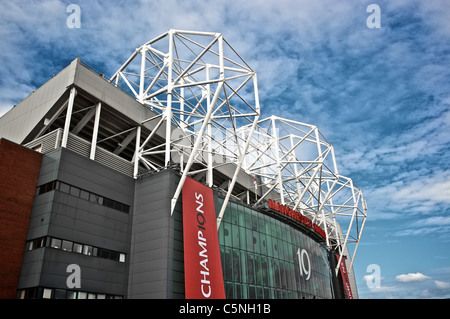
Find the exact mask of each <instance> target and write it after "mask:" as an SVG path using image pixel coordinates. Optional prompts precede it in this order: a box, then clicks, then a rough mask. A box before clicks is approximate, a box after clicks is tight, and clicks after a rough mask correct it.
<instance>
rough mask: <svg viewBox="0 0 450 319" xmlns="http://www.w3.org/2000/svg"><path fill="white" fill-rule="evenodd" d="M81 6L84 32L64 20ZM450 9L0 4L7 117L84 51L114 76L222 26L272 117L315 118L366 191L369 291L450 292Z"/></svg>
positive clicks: (426, 5) (283, 2)
mask: <svg viewBox="0 0 450 319" xmlns="http://www.w3.org/2000/svg"><path fill="white" fill-rule="evenodd" d="M71 3H75V4H78V5H79V6H80V8H81V28H79V29H69V28H68V27H67V25H66V20H67V18H68V16H69V13H67V12H66V8H67V6H68V5H69V4H71ZM369 4H377V5H379V7H380V9H381V28H379V29H378V28H372V29H370V28H368V27H367V24H366V19H367V17H368V16H369V15H370V13H367V12H366V8H367V6H368V5H369ZM448 17H450V3H449V2H448V1H446V0H442V1H419V0H395V1H394V0H391V1H378V0H370V1H360V0H355V1H352V0H343V1H325V0H315V1H312V0H311V1H306V0H304V1H299V0H296V1H294V0H276V1H275V0H269V1H255V0H246V1H201V0H195V1H174V0H164V1H75V0H73V1H58V0H46V1H31V0H27V1H22V0H18V1H1V2H0V44H1V47H2V50H1V51H0V61H2V62H1V64H0V115H1V114H3V113H4V112H6V111H7V110H8V109H10V108H11V107H12V106H13V105H14V104H16V103H18V102H20V101H21V100H22V99H23V98H25V97H26V96H27V95H28V94H30V93H31V92H32V91H33V90H35V89H36V88H38V87H39V86H41V85H42V84H43V83H45V82H46V81H47V80H48V79H49V78H51V76H52V75H53V74H56V73H58V72H59V71H61V70H62V69H63V68H64V67H65V66H67V65H68V64H69V63H70V61H72V60H73V59H75V58H76V57H81V58H82V60H83V61H85V62H86V63H88V64H89V65H91V66H93V67H94V68H95V69H97V70H99V71H101V72H104V73H105V74H106V75H109V76H111V75H112V74H113V73H114V72H115V71H116V70H117V69H118V68H119V67H120V65H121V64H122V63H123V62H124V61H125V60H126V59H127V58H128V57H129V55H130V54H131V53H132V52H133V51H134V49H135V48H137V47H139V46H140V45H142V44H143V43H145V42H146V41H148V40H150V39H152V38H154V37H156V36H157V35H159V34H161V33H163V32H165V31H167V30H169V29H171V28H175V29H185V30H199V31H214V32H221V33H223V34H224V37H225V38H226V39H227V41H228V42H229V43H230V44H231V45H232V46H233V48H234V49H235V50H236V51H237V52H238V53H239V54H240V55H241V56H242V57H243V58H244V60H245V61H246V62H247V63H248V64H249V65H250V66H251V67H252V68H253V69H254V70H255V71H256V72H257V73H258V82H259V91H260V100H261V107H262V113H263V114H262V115H263V117H265V116H269V115H271V114H277V115H279V116H282V117H287V118H291V119H295V120H298V121H301V122H305V123H310V124H314V125H317V126H318V127H319V129H320V130H321V132H322V133H323V134H324V135H325V137H326V138H327V140H328V141H329V142H330V143H331V144H333V145H334V147H335V151H336V156H337V161H338V165H339V168H340V172H341V173H342V174H343V175H345V176H349V177H351V178H352V179H353V181H354V183H355V184H356V185H358V187H360V188H361V189H362V190H363V193H364V197H365V199H366V200H367V204H368V207H369V210H368V220H367V223H366V226H365V229H364V234H363V238H362V240H361V244H360V246H359V249H358V254H357V259H356V263H355V272H356V276H357V282H358V288H359V294H360V297H361V298H448V297H450V209H449V204H450V164H449V163H450V107H449V106H450V85H449V84H450V19H449V18H448ZM372 264H376V265H378V266H379V267H380V271H381V287H379V288H372V289H371V288H369V287H368V286H367V284H366V282H365V280H364V278H365V276H367V275H370V272H368V271H367V267H368V266H369V265H372Z"/></svg>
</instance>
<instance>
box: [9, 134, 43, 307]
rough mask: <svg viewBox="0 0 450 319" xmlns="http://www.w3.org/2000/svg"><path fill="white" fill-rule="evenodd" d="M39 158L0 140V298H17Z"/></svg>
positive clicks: (39, 156)
mask: <svg viewBox="0 0 450 319" xmlns="http://www.w3.org/2000/svg"><path fill="white" fill-rule="evenodd" d="M41 159H42V155H41V154H40V153H37V152H33V151H31V150H29V149H27V148H24V147H22V146H20V145H17V144H14V143H12V142H10V141H8V140H5V139H0V299H5V298H16V291H17V284H18V280H19V275H20V268H21V266H22V257H23V253H24V251H25V242H26V237H27V232H28V224H29V220H30V214H31V209H32V207H33V199H34V195H35V193H36V185H37V180H38V176H39V169H40V167H41Z"/></svg>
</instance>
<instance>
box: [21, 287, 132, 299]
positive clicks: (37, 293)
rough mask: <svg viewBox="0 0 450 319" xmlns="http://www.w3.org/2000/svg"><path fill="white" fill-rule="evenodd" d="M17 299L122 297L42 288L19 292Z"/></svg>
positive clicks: (120, 297)
mask: <svg viewBox="0 0 450 319" xmlns="http://www.w3.org/2000/svg"><path fill="white" fill-rule="evenodd" d="M18 297H19V299H123V296H117V295H109V294H101V293H92V292H86V291H75V290H66V289H55V288H43V287H32V288H27V289H22V290H19V295H18Z"/></svg>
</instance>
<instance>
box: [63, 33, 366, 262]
mask: <svg viewBox="0 0 450 319" xmlns="http://www.w3.org/2000/svg"><path fill="white" fill-rule="evenodd" d="M110 81H111V82H112V83H114V84H115V85H116V86H120V87H121V88H123V89H126V90H128V91H129V92H130V93H131V94H133V95H134V96H135V97H136V100H137V101H139V102H140V103H142V104H143V105H145V106H146V107H148V108H150V109H151V110H152V111H153V112H154V113H155V116H153V117H152V118H149V119H145V120H144V121H142V123H141V125H144V124H146V123H150V122H151V123H153V130H152V131H151V133H150V134H149V135H148V136H147V137H146V138H145V140H144V141H142V140H141V126H138V127H137V128H136V134H135V136H136V147H135V154H134V159H133V161H134V177H135V178H137V177H138V174H139V165H140V166H141V167H142V166H143V167H145V168H146V169H147V170H148V171H149V172H151V171H158V170H161V169H164V168H167V167H169V166H170V165H174V164H176V165H179V166H180V170H181V172H182V176H181V179H180V182H179V183H178V185H177V188H176V191H175V193H174V195H173V197H172V207H171V213H173V209H174V206H175V203H176V202H177V199H178V197H179V195H180V193H181V189H182V187H183V184H184V181H185V179H186V177H187V176H189V175H195V174H199V173H205V174H206V183H207V185H208V186H210V187H212V186H213V185H215V184H214V180H213V176H214V174H213V171H214V170H215V169H217V168H219V167H220V166H222V165H227V164H230V163H231V164H233V165H235V166H234V167H235V170H234V174H233V176H232V179H231V180H230V181H229V183H228V190H227V195H226V198H225V200H224V203H223V205H222V207H221V209H220V212H219V216H218V219H217V227H220V221H221V219H222V217H223V214H224V212H225V208H226V205H227V203H228V200H229V198H230V196H231V194H232V191H233V188H234V186H235V183H236V181H237V179H238V175H239V174H240V173H242V170H244V171H245V172H246V173H247V174H249V175H251V176H253V177H254V179H255V189H254V190H250V189H249V190H247V201H248V203H250V201H249V197H250V192H252V193H253V196H254V197H255V198H254V200H253V205H254V206H258V205H260V204H261V203H263V202H264V201H265V200H267V199H268V198H269V197H270V198H271V199H274V200H277V201H279V202H280V203H281V204H283V205H286V206H289V207H291V208H292V209H294V210H297V211H299V212H300V213H302V214H304V215H305V216H307V217H308V218H310V219H311V220H312V221H313V222H314V223H316V224H318V225H319V226H320V227H321V228H322V229H323V230H324V231H325V234H326V243H327V245H328V247H329V248H330V249H335V250H336V251H337V252H339V255H340V256H341V258H340V259H339V261H338V265H337V267H336V271H337V270H338V269H339V265H340V263H341V262H342V255H343V252H344V251H346V249H348V247H349V244H355V246H354V249H353V254H352V256H351V261H350V265H349V268H350V270H351V268H352V265H353V261H354V258H355V254H356V250H357V248H358V244H359V240H360V238H361V234H362V231H363V228H364V224H365V221H366V217H367V213H366V211H367V206H366V202H365V201H364V199H363V195H362V192H361V190H360V189H359V188H357V187H356V186H355V185H354V184H353V182H352V180H351V179H349V178H347V177H345V176H342V175H340V174H339V171H338V167H337V164H336V158H335V154H334V149H333V146H332V145H331V144H329V143H328V141H327V140H326V139H325V138H324V136H323V135H322V134H321V133H320V131H319V130H318V128H317V127H316V126H314V125H310V124H305V123H301V122H297V121H293V120H288V119H283V118H280V117H277V116H271V117H270V118H266V119H260V105H259V97H258V85H257V78H256V73H255V72H254V71H253V70H252V69H251V68H250V67H249V66H248V65H247V63H246V62H245V61H244V60H243V59H242V58H241V57H240V56H239V55H238V54H237V53H236V51H235V50H234V49H233V48H232V47H231V46H230V45H229V44H228V42H226V40H225V39H224V38H223V36H222V34H220V33H212V32H195V31H181V30H170V31H168V32H166V33H164V34H162V35H160V36H158V37H156V38H155V39H153V40H151V41H149V42H147V43H145V44H144V45H142V46H141V47H139V48H137V49H136V51H135V52H134V53H133V54H132V55H131V56H130V57H129V58H128V60H127V61H126V62H125V63H124V64H123V65H122V66H121V67H120V68H119V70H118V71H117V72H116V73H115V74H114V75H113V76H112V78H111V80H110ZM157 131H158V132H160V133H159V134H156V132H157ZM157 135H158V138H159V139H157ZM64 136H65V135H64ZM133 136H134V135H133ZM161 136H163V140H161V138H160V137H161ZM158 156H159V157H161V156H163V158H164V160H163V164H161V162H157V161H155V160H154V159H155V158H156V157H158ZM258 190H261V191H262V192H261V194H260V195H259V197H258ZM274 194H275V195H274ZM274 196H275V198H274ZM341 229H342V230H341Z"/></svg>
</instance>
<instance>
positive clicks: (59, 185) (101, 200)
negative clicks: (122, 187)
mask: <svg viewBox="0 0 450 319" xmlns="http://www.w3.org/2000/svg"><path fill="white" fill-rule="evenodd" d="M52 190H57V191H60V192H63V193H66V194H70V195H72V196H76V197H79V198H81V199H85V200H88V201H91V202H93V203H96V204H99V205H103V206H106V207H109V208H112V209H115V210H118V211H120V212H123V213H126V214H129V213H130V206H129V205H126V204H123V203H120V202H118V201H115V200H113V199H109V198H106V197H103V196H100V195H98V194H94V193H91V192H89V191H86V190H84V189H81V188H79V187H76V186H73V185H69V184H67V183H64V182H61V181H56V180H55V181H52V182H49V183H46V184H43V185H41V186H38V188H37V195H41V194H44V193H47V192H50V191H52Z"/></svg>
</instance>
